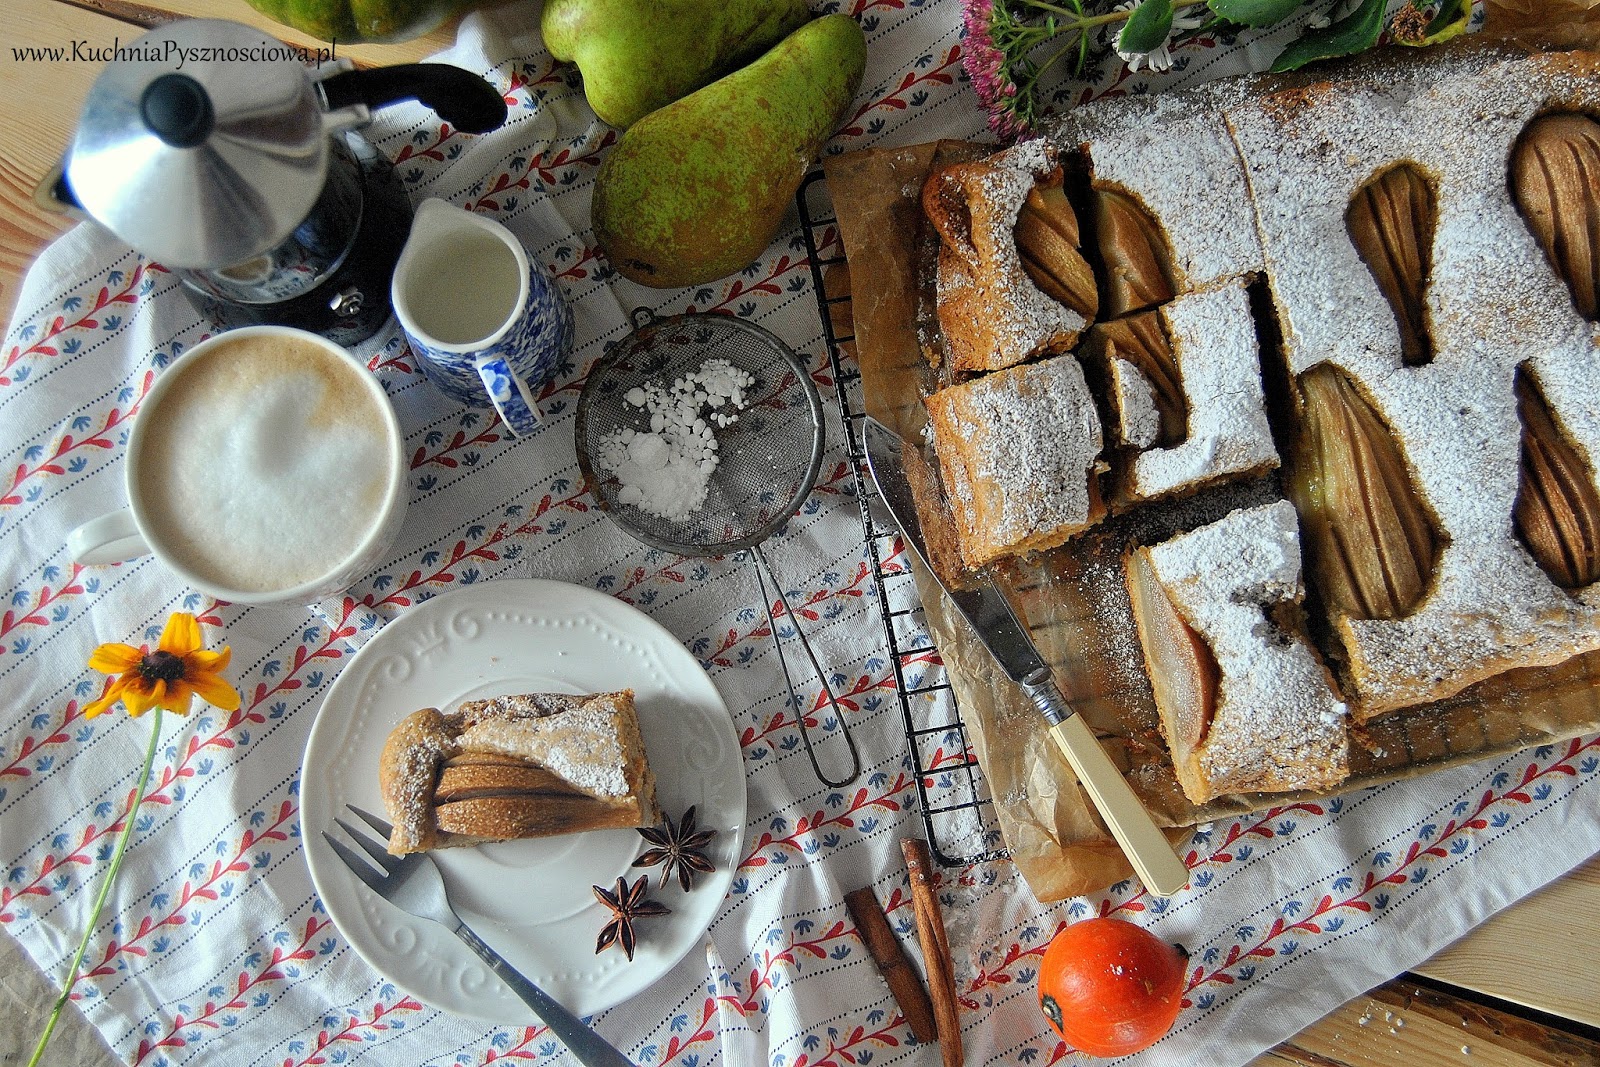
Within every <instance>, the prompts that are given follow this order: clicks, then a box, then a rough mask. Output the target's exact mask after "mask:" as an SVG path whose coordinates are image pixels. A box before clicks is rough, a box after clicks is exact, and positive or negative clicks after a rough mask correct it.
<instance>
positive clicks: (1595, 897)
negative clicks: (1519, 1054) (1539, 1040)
mask: <svg viewBox="0 0 1600 1067" xmlns="http://www.w3.org/2000/svg"><path fill="white" fill-rule="evenodd" d="M1416 970H1417V973H1419V974H1424V975H1427V976H1428V977H1429V978H1433V979H1437V980H1438V981H1441V982H1449V983H1450V984H1452V985H1458V986H1464V987H1465V988H1467V989H1473V990H1476V991H1478V992H1480V993H1485V994H1488V995H1489V996H1493V997H1498V998H1499V999H1501V1000H1508V1001H1511V1002H1512V1003H1515V1004H1522V1005H1525V1006H1527V1007H1530V1008H1536V1009H1538V1010H1539V1011H1543V1012H1548V1013H1550V1014H1551V1015H1559V1016H1562V1017H1565V1018H1569V1019H1577V1020H1580V1021H1581V1022H1584V1023H1587V1024H1589V1025H1590V1026H1600V856H1597V857H1595V858H1593V859H1591V860H1590V861H1589V862H1588V863H1586V864H1584V865H1583V866H1581V867H1579V868H1578V869H1577V870H1575V871H1573V872H1572V873H1571V874H1569V875H1567V876H1566V877H1565V878H1562V879H1560V880H1559V881H1556V882H1553V883H1551V884H1550V885H1548V886H1546V887H1545V888H1544V889H1542V890H1541V891H1539V892H1538V893H1535V894H1534V895H1533V896H1531V897H1528V898H1527V899H1526V900H1520V901H1518V902H1517V903H1516V904H1513V905H1512V906H1511V907H1509V908H1507V909H1506V910H1505V911H1503V912H1501V913H1500V914H1498V915H1496V916H1494V917H1493V918H1491V919H1490V920H1489V921H1488V922H1486V923H1484V924H1483V925H1482V926H1479V927H1478V928H1476V929H1475V930H1473V931H1471V932H1470V933H1468V934H1467V935H1466V936H1465V937H1463V938H1461V940H1459V941H1457V942H1456V943H1455V944H1453V945H1451V946H1450V947H1449V948H1447V949H1445V950H1444V951H1443V952H1441V953H1439V954H1438V955H1436V956H1434V957H1433V958H1432V959H1430V960H1428V961H1427V962H1426V963H1424V964H1422V965H1421V966H1420V967H1417V968H1416Z"/></svg>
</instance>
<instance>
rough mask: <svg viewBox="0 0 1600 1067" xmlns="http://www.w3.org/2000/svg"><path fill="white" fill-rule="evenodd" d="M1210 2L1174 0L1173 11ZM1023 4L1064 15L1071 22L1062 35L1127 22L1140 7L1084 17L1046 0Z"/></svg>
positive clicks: (1066, 23)
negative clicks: (1045, 0)
mask: <svg viewBox="0 0 1600 1067" xmlns="http://www.w3.org/2000/svg"><path fill="white" fill-rule="evenodd" d="M1209 2H1210V0H1172V9H1173V10H1174V11H1176V10H1178V9H1179V8H1181V7H1194V6H1195V5H1196V4H1205V3H1209ZM1023 3H1025V4H1027V5H1028V6H1029V7H1035V8H1038V9H1039V10H1040V11H1049V12H1051V13H1052V14H1056V15H1062V16H1065V17H1066V18H1067V19H1069V20H1070V21H1069V22H1065V23H1063V24H1062V26H1061V29H1060V31H1059V32H1062V33H1065V32H1068V31H1070V30H1079V31H1080V32H1081V31H1083V30H1089V29H1093V28H1095V27H1096V26H1104V25H1106V24H1107V23H1111V22H1126V21H1128V19H1130V18H1132V17H1133V13H1134V12H1135V11H1137V10H1138V7H1137V6H1135V7H1131V8H1128V9H1127V10H1126V11H1108V12H1106V13H1105V14H1103V15H1084V14H1080V13H1078V12H1076V11H1069V10H1067V9H1066V8H1064V7H1058V6H1056V5H1055V4H1050V3H1045V2H1044V0H1023Z"/></svg>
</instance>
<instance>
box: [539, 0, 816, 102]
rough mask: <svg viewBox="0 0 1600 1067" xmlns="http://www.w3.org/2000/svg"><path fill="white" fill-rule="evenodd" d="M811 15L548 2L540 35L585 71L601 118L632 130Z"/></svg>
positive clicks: (766, 7)
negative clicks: (653, 112)
mask: <svg viewBox="0 0 1600 1067" xmlns="http://www.w3.org/2000/svg"><path fill="white" fill-rule="evenodd" d="M810 17H811V13H810V12H809V11H808V10H807V9H806V0H545V5H544V13H543V14H542V15H541V16H540V17H539V30H540V32H541V33H542V34H543V36H544V43H545V47H546V48H548V49H550V54H551V55H553V56H555V57H556V58H557V59H560V60H565V61H568V62H573V63H576V64H577V65H578V69H579V70H580V71H582V72H583V95H584V96H585V97H587V98H588V100H589V106H590V107H591V108H593V109H594V113H595V114H596V115H599V116H600V118H601V119H602V120H603V121H605V122H608V123H610V124H611V125H613V126H616V127H617V128H618V129H624V130H625V129H627V128H628V127H629V126H632V125H633V124H634V123H635V122H638V121H639V120H640V119H642V118H644V117H645V116H646V115H648V114H649V113H650V112H652V111H654V110H656V109H657V108H660V107H665V106H666V105H667V104H670V103H672V102H673V101H674V100H677V99H678V98H679V97H682V96H686V95H688V94H689V93H692V92H694V91H695V90H696V89H698V88H700V87H701V86H703V85H707V84H709V83H710V82H712V81H714V80H716V79H717V78H720V77H721V76H722V75H724V74H726V73H728V72H729V71H731V70H737V69H739V68H740V67H742V66H744V65H745V64H746V63H749V62H750V61H751V60H753V59H755V58H756V57H757V56H759V55H760V54H761V53H763V52H765V51H766V50H767V49H769V48H771V47H772V46H773V45H775V44H777V43H778V42H779V41H781V40H783V38H784V36H785V35H787V34H789V33H791V32H793V31H794V30H795V29H797V28H798V27H799V26H801V25H802V24H803V23H804V22H805V21H806V20H807V19H808V18H810Z"/></svg>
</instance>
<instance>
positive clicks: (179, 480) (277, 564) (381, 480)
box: [67, 326, 407, 604]
mask: <svg viewBox="0 0 1600 1067" xmlns="http://www.w3.org/2000/svg"><path fill="white" fill-rule="evenodd" d="M404 443H405V442H404V438H403V437H402V435H401V433H400V423H399V420H397V419H396V418H395V414H394V408H393V406H392V405H391V404H390V403H389V398H388V396H387V395H385V393H384V391H383V386H382V385H380V384H379V382H378V380H377V378H375V377H374V376H373V375H372V374H371V373H370V372H369V371H368V370H367V368H366V366H365V365H363V364H362V363H361V361H360V360H358V359H356V358H355V357H354V356H352V355H351V354H350V353H349V352H346V351H345V350H344V349H343V348H340V347H339V346H338V345H336V344H333V343H332V342H331V341H327V340H325V339H323V338H321V337H318V336H317V335H316V334H312V333H307V332H305V331H304V330H295V329H290V328H288V327H285V326H250V327H246V328H243V329H238V330H230V331H228V332H226V333H222V334H218V335H217V336H215V337H211V338H208V339H206V340H205V341H202V342H201V343H200V344H197V345H195V346H194V348H192V349H190V350H189V351H188V352H186V353H184V355H183V356H181V357H180V358H178V359H177V360H175V361H173V363H172V364H171V365H170V366H168V367H167V368H166V369H165V370H163V371H162V372H161V374H160V375H159V376H158V377H157V379H156V382H155V384H154V385H153V386H152V387H151V388H150V391H149V393H148V394H146V396H145V398H144V400H143V401H142V402H141V403H140V406H139V413H138V415H136V416H135V417H134V420H133V430H132V432H131V433H130V434H129V437H128V448H127V453H126V456H125V460H124V465H125V472H124V473H125V475H126V477H125V479H124V480H125V484H126V487H127V495H128V506H127V508H125V509H123V510H121V511H116V512H112V513H110V514H108V515H102V516H100V517H99V518H97V519H93V520H91V521H89V522H87V523H85V524H84V525H82V526H80V527H78V528H77V529H76V530H73V531H72V533H71V534H69V535H68V537H67V550H68V552H70V553H71V555H72V556H73V558H74V559H76V560H77V561H78V562H80V563H86V564H96V563H118V562H121V561H123V560H127V559H132V558H134V557H136V556H140V555H144V554H146V553H149V554H152V555H154V556H155V557H156V558H158V559H159V560H161V562H162V563H164V564H166V565H167V566H168V567H170V568H172V569H173V570H174V571H176V572H177V573H178V574H179V575H180V576H181V577H183V578H184V580H186V581H187V582H188V583H189V584H190V585H192V586H193V587H194V588H196V589H198V590H200V591H201V592H202V593H206V594H208V595H210V596H212V597H215V598H217V599H218V600H226V601H229V602H232V603H237V604H275V603H302V604H303V603H309V602H311V601H314V600H318V599H320V598H322V597H325V596H329V595H332V594H333V593H336V592H339V591H341V590H343V589H346V588H348V587H349V586H350V585H351V584H353V583H354V582H355V581H356V580H357V579H358V578H360V577H361V576H362V575H363V574H365V573H367V572H368V571H369V570H371V569H372V568H373V567H374V566H376V565H377V563H378V562H379V560H381V559H382V558H383V556H384V554H385V553H387V552H388V550H389V548H390V546H391V545H392V544H393V543H394V539H395V536H396V535H397V534H398V533H399V531H400V523H401V520H402V519H403V518H404V516H405V509H406V497H407V469H406V462H405V448H404Z"/></svg>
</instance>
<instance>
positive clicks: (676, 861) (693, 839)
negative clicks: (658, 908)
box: [633, 805, 717, 892]
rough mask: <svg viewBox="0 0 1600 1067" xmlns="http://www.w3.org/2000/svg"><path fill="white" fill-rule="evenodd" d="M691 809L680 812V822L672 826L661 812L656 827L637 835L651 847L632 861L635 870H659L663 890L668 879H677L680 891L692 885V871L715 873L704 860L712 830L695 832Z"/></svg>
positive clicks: (692, 808)
mask: <svg viewBox="0 0 1600 1067" xmlns="http://www.w3.org/2000/svg"><path fill="white" fill-rule="evenodd" d="M694 811H695V809H694V806H693V805H691V806H690V808H689V810H688V811H686V812H684V813H683V820H682V821H681V822H679V823H678V824H677V825H676V826H674V825H673V823H672V816H671V815H668V814H667V813H665V812H662V814H661V819H662V823H661V825H660V826H647V827H643V828H642V829H640V831H639V835H640V836H641V837H643V838H644V839H645V840H646V841H648V842H650V843H651V844H652V845H654V846H655V848H652V849H647V850H646V851H645V854H644V855H642V856H640V857H639V858H638V859H636V860H634V861H633V865H634V866H635V867H656V866H659V867H661V868H662V871H661V888H663V889H665V888H666V887H667V883H668V882H670V881H671V880H672V876H673V875H674V874H676V875H677V876H678V884H679V885H681V886H682V887H683V890H684V892H688V891H689V887H690V886H691V885H693V884H694V872H696V871H699V872H700V873H701V874H710V873H711V872H712V871H714V870H716V867H715V866H713V865H712V863H711V861H710V860H709V859H707V858H706V846H707V845H708V844H710V843H711V839H712V838H713V837H716V836H717V832H716V831H715V830H699V831H696V830H695V828H694Z"/></svg>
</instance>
